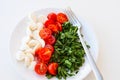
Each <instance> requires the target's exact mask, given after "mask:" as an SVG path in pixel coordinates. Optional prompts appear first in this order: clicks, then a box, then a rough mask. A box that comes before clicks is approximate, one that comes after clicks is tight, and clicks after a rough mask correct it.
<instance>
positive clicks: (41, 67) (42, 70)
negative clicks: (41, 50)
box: [34, 62, 47, 75]
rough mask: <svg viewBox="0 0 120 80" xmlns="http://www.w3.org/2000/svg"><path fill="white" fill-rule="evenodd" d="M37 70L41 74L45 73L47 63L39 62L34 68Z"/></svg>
mask: <svg viewBox="0 0 120 80" xmlns="http://www.w3.org/2000/svg"><path fill="white" fill-rule="evenodd" d="M34 70H35V72H36V73H37V74H39V75H44V74H46V72H47V65H46V64H45V63H42V62H40V63H37V64H36V65H35V68H34Z"/></svg>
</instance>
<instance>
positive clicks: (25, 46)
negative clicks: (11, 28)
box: [20, 43, 29, 51]
mask: <svg viewBox="0 0 120 80" xmlns="http://www.w3.org/2000/svg"><path fill="white" fill-rule="evenodd" d="M27 49H29V46H28V45H27V44H26V43H25V44H24V43H22V44H21V46H20V50H21V51H25V50H27Z"/></svg>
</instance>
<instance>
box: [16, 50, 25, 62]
mask: <svg viewBox="0 0 120 80" xmlns="http://www.w3.org/2000/svg"><path fill="white" fill-rule="evenodd" d="M16 59H17V60H18V61H23V60H24V59H25V54H24V52H22V51H18V52H17V53H16Z"/></svg>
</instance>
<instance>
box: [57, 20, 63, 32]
mask: <svg viewBox="0 0 120 80" xmlns="http://www.w3.org/2000/svg"><path fill="white" fill-rule="evenodd" d="M56 25H57V27H58V30H59V31H62V25H61V24H60V23H59V22H56Z"/></svg>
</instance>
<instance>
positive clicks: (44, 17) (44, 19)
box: [37, 15, 47, 23]
mask: <svg viewBox="0 0 120 80" xmlns="http://www.w3.org/2000/svg"><path fill="white" fill-rule="evenodd" d="M46 20H47V16H45V15H39V16H38V18H37V22H42V23H45V21H46Z"/></svg>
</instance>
